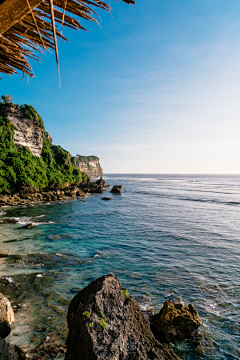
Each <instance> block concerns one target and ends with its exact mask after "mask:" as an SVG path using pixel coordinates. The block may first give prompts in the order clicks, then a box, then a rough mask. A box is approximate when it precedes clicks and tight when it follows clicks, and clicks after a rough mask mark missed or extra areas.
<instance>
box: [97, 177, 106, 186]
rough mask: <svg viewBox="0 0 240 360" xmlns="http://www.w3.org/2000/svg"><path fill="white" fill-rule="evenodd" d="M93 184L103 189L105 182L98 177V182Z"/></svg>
mask: <svg viewBox="0 0 240 360" xmlns="http://www.w3.org/2000/svg"><path fill="white" fill-rule="evenodd" d="M95 184H96V185H99V186H101V187H104V186H105V181H104V180H103V178H102V177H100V179H99V180H97V181H95Z"/></svg>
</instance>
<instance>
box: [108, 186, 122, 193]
mask: <svg viewBox="0 0 240 360" xmlns="http://www.w3.org/2000/svg"><path fill="white" fill-rule="evenodd" d="M110 193H113V194H121V193H122V185H114V186H113V188H112V190H111V191H110Z"/></svg>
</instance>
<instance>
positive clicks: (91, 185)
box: [0, 178, 109, 207]
mask: <svg viewBox="0 0 240 360" xmlns="http://www.w3.org/2000/svg"><path fill="white" fill-rule="evenodd" d="M106 188H109V185H106V184H105V181H104V180H103V179H102V178H100V179H99V180H97V181H95V182H94V181H88V182H87V183H84V182H81V183H78V184H66V186H65V187H64V188H62V187H59V188H43V189H38V190H36V189H35V188H34V187H27V186H22V187H21V188H20V189H19V191H18V192H16V193H14V194H13V193H11V191H10V190H5V191H3V192H2V193H0V207H1V206H6V205H7V206H19V205H30V204H31V203H40V202H49V201H64V200H66V199H67V198H76V197H77V198H84V197H85V196H86V194H87V193H90V194H101V193H102V192H103V190H104V189H106Z"/></svg>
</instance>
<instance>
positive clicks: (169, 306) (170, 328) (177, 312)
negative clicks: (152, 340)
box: [151, 300, 202, 342]
mask: <svg viewBox="0 0 240 360" xmlns="http://www.w3.org/2000/svg"><path fill="white" fill-rule="evenodd" d="M200 325H202V320H201V318H200V316H199V315H198V313H197V311H196V310H195V308H194V307H193V306H192V305H191V304H189V305H188V306H184V305H183V304H180V303H178V304H174V303H173V302H172V300H168V301H166V302H165V303H164V305H163V307H162V309H161V310H160V312H159V313H158V314H156V315H153V316H152V317H151V329H152V332H153V334H154V335H155V337H156V339H158V340H160V341H164V342H170V341H173V340H185V339H190V338H191V337H192V335H193V333H194V331H195V330H197V328H198V327H199V326H200Z"/></svg>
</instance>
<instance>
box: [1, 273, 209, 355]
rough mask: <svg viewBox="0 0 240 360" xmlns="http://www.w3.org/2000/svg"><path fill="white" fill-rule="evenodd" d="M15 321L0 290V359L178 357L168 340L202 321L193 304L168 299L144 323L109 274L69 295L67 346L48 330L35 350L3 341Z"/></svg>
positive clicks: (184, 336) (192, 331)
mask: <svg viewBox="0 0 240 360" xmlns="http://www.w3.org/2000/svg"><path fill="white" fill-rule="evenodd" d="M13 321H14V314H13V310H12V307H11V304H10V303H9V301H8V300H7V299H6V298H5V297H4V296H3V295H2V294H0V359H1V360H26V359H34V360H45V359H60V358H61V359H63V358H64V359H65V360H105V359H106V360H112V359H119V360H147V359H149V360H152V359H155V360H180V358H179V357H178V356H177V355H176V354H175V353H174V351H173V350H172V348H171V346H170V342H172V341H174V340H178V339H184V340H185V339H192V337H193V336H194V334H195V333H196V330H197V329H198V327H199V326H200V325H201V324H202V322H201V319H200V317H199V315H198V313H197V311H196V310H195V309H194V307H193V306H192V305H191V304H189V305H188V306H184V305H183V304H181V303H177V304H174V303H173V302H172V301H171V300H168V301H166V302H165V303H164V306H163V307H162V309H161V310H160V312H159V313H158V314H156V315H154V316H151V317H150V321H148V320H147V318H146V317H145V316H144V313H142V311H141V310H140V307H139V305H138V303H137V302H136V300H135V299H134V298H133V297H132V296H130V295H129V294H128V291H127V289H126V288H124V287H122V285H121V283H120V281H119V280H118V278H116V277H115V276H114V275H112V274H109V275H105V276H102V277H100V278H98V279H96V280H94V281H93V282H91V283H90V284H89V285H88V286H87V287H85V288H84V289H82V290H81V291H79V292H78V294H77V295H76V296H75V297H74V298H73V299H72V301H71V303H70V305H69V308H68V315H67V321H68V328H69V332H68V336H67V344H66V345H65V344H63V343H61V342H59V341H57V340H56V338H55V335H56V334H49V335H48V336H47V338H46V339H45V341H43V342H42V344H40V345H39V346H38V347H37V348H36V349H33V350H32V351H28V352H24V351H23V350H22V349H20V348H18V347H17V346H15V345H10V344H7V343H6V342H5V340H4V339H5V337H6V336H7V335H8V334H9V332H10V330H11V324H12V323H13ZM159 334H161V336H160V338H159ZM64 356H65V357H64Z"/></svg>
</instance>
